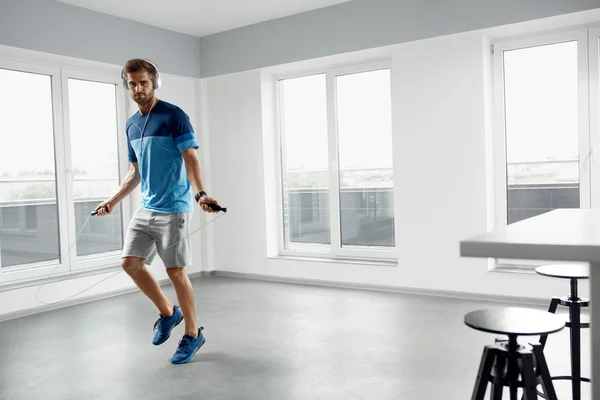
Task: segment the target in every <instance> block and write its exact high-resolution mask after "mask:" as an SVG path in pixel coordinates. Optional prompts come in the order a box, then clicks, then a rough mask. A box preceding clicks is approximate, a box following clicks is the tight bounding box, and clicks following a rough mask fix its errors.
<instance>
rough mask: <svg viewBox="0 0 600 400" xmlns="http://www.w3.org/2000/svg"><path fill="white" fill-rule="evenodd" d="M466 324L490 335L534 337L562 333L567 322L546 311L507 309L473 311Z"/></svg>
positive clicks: (466, 318) (466, 317) (466, 319)
mask: <svg viewBox="0 0 600 400" xmlns="http://www.w3.org/2000/svg"><path fill="white" fill-rule="evenodd" d="M465 324H466V325H467V326H469V327H471V328H473V329H477V330H479V331H483V332H488V333H496V334H501V335H509V336H512V335H515V336H534V335H547V334H550V333H554V332H558V331H560V330H561V329H563V328H564V327H565V320H564V319H561V318H560V317H558V316H556V315H553V314H550V313H548V312H545V311H538V310H533V309H529V308H519V307H507V308H499V309H485V310H477V311H472V312H470V313H468V314H467V315H465Z"/></svg>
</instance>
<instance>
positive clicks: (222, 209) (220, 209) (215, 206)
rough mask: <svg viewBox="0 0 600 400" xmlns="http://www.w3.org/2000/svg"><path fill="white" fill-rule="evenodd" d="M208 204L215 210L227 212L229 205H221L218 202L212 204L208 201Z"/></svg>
mask: <svg viewBox="0 0 600 400" xmlns="http://www.w3.org/2000/svg"><path fill="white" fill-rule="evenodd" d="M207 206H208V207H210V208H212V209H213V211H223V212H227V207H221V206H218V205H216V204H211V203H208V204H207Z"/></svg>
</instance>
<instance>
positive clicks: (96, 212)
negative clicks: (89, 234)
mask: <svg viewBox="0 0 600 400" xmlns="http://www.w3.org/2000/svg"><path fill="white" fill-rule="evenodd" d="M207 206H209V207H210V208H212V209H213V210H214V211H223V212H227V207H221V206H218V205H216V204H207ZM104 209H105V210H106V212H108V207H106V206H104ZM92 215H98V211H92Z"/></svg>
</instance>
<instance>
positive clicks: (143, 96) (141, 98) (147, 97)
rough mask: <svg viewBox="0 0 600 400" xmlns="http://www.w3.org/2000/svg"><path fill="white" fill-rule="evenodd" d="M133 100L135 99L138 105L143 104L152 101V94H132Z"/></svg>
mask: <svg viewBox="0 0 600 400" xmlns="http://www.w3.org/2000/svg"><path fill="white" fill-rule="evenodd" d="M133 101H135V102H136V103H137V104H139V105H140V106H143V105H144V104H147V103H150V102H151V101H152V95H147V94H141V95H137V94H134V95H133Z"/></svg>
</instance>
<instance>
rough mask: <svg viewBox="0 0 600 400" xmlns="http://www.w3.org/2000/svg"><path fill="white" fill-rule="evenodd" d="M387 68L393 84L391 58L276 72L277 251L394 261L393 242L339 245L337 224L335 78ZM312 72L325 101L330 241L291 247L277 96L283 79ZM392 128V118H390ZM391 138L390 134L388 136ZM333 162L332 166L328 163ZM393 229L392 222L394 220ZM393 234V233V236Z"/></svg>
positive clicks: (339, 229)
mask: <svg viewBox="0 0 600 400" xmlns="http://www.w3.org/2000/svg"><path fill="white" fill-rule="evenodd" d="M383 69H388V70H390V86H391V87H393V83H392V79H393V68H392V60H391V59H389V58H386V59H382V60H373V61H369V62H362V63H357V64H347V65H341V66H334V67H328V68H307V69H303V70H296V71H294V72H292V73H287V74H277V75H274V76H273V80H274V83H275V85H274V91H275V93H274V99H275V129H276V135H275V136H276V138H275V141H276V152H277V158H276V160H277V190H278V192H277V206H278V207H277V221H278V224H277V225H278V243H279V255H280V256H290V257H308V258H314V257H318V258H334V259H348V260H367V261H368V260H375V261H390V262H391V261H396V260H397V247H398V246H397V243H394V246H393V247H379V246H365V247H361V246H341V224H340V175H339V147H338V143H339V142H338V138H339V132H338V126H337V123H338V122H337V98H336V92H337V87H336V78H337V77H338V76H344V75H350V74H359V73H365V72H371V71H378V70H383ZM313 75H325V82H326V83H325V95H326V104H327V143H328V171H329V214H330V215H329V221H330V238H331V245H323V244H317V243H296V244H294V246H293V248H285V243H286V238H285V229H284V224H285V221H284V204H283V202H284V199H283V174H284V170H283V168H284V162H285V161H284V159H283V158H284V157H283V156H284V154H283V151H284V129H283V120H282V115H281V107H282V105H283V103H284V101H283V98H282V96H281V90H280V87H281V85H280V82H281V81H283V80H286V79H294V78H302V77H307V76H313ZM390 123H391V124H392V132H393V119H392V121H390ZM392 141H393V137H392ZM332 165H335V167H332ZM393 182H394V187H393V189H392V192H393V196H394V198H395V195H396V193H395V192H396V191H395V188H396V181H395V176H394V178H393ZM394 226H395V228H394V229H396V222H395V224H394ZM396 237H397V236H396Z"/></svg>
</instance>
